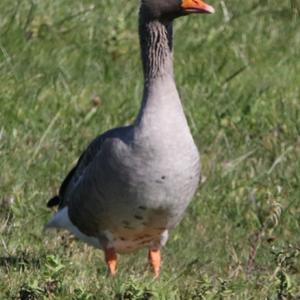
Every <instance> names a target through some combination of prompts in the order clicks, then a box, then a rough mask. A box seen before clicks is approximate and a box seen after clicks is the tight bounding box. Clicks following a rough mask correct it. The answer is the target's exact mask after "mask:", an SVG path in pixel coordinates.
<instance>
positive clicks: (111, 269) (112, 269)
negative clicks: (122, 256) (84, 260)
mask: <svg viewBox="0 0 300 300" xmlns="http://www.w3.org/2000/svg"><path fill="white" fill-rule="evenodd" d="M104 253H105V261H106V264H107V267H108V274H109V275H112V276H113V275H115V274H116V266H117V255H116V252H115V249H114V248H106V249H105V250H104Z"/></svg>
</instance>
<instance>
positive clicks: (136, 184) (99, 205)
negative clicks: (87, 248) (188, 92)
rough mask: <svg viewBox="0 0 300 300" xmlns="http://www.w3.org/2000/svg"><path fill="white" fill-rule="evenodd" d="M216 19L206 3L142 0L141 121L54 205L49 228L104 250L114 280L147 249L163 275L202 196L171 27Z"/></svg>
mask: <svg viewBox="0 0 300 300" xmlns="http://www.w3.org/2000/svg"><path fill="white" fill-rule="evenodd" d="M213 12H214V9H213V7H211V6H209V5H207V4H205V3H204V2H202V0H141V6H140V12H139V36H140V46H141V58H142V62H143V72H144V93H143V98H142V104H141V108H140V111H139V113H138V115H137V118H136V119H135V121H134V123H133V124H132V125H130V126H126V127H119V128H114V129H111V130H109V131H107V132H105V133H103V134H102V135H100V136H98V137H97V138H96V139H95V140H93V141H92V142H91V144H90V145H89V146H88V147H87V148H86V150H85V151H84V152H83V154H82V155H81V157H80V158H79V160H78V162H77V164H76V166H75V167H74V168H73V169H72V170H71V171H70V173H69V174H68V175H67V177H66V178H65V180H64V181H63V183H62V185H61V187H60V190H59V193H58V195H57V196H55V197H53V198H52V199H50V200H49V201H48V204H47V205H48V207H52V206H58V211H57V212H56V213H55V214H54V216H53V217H52V219H51V220H50V221H49V222H48V224H47V225H46V227H47V228H48V227H52V228H63V229H67V230H69V231H70V232H71V233H72V234H74V235H75V236H76V237H77V238H79V239H81V240H83V241H84V242H86V243H88V244H90V245H93V246H94V247H96V248H99V249H102V250H103V251H104V254H105V260H106V263H107V266H108V271H109V273H110V274H112V275H113V274H115V272H116V260H117V257H116V253H126V252H130V251H133V250H136V249H139V248H143V247H147V248H148V249H149V250H148V251H149V252H148V257H149V262H150V265H151V267H152V268H153V271H154V274H155V276H156V277H158V276H159V271H160V259H161V258H160V257H161V256H160V249H161V247H162V246H163V245H164V244H165V243H166V241H167V239H168V231H169V230H170V229H172V228H174V227H175V226H176V225H177V224H178V223H179V222H180V220H181V219H182V217H183V213H184V211H185V210H186V208H187V206H188V204H189V203H190V201H191V199H192V197H193V195H194V194H195V191H196V189H197V186H198V182H199V177H200V161H199V153H198V150H197V147H196V145H195V143H194V140H193V138H192V135H191V133H190V129H189V127H188V124H187V121H186V118H185V115H184V112H183V108H182V105H181V102H180V99H179V95H178V92H177V89H176V84H175V81H174V76H173V57H172V22H173V20H174V19H175V18H177V17H180V16H185V15H189V14H191V13H213Z"/></svg>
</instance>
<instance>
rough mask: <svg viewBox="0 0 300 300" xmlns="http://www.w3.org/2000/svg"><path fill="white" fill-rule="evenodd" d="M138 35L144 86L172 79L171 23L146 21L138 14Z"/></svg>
mask: <svg viewBox="0 0 300 300" xmlns="http://www.w3.org/2000/svg"><path fill="white" fill-rule="evenodd" d="M139 35H140V45H141V56H142V62H143V71H144V79H145V84H146V86H147V85H148V84H149V82H151V81H153V80H155V79H157V78H159V77H165V76H167V77H173V55H172V23H171V22H168V23H162V22H161V21H159V20H149V21H146V20H145V19H144V18H143V14H142V13H140V22H139Z"/></svg>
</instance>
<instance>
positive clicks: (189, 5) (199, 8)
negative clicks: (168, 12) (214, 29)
mask: <svg viewBox="0 0 300 300" xmlns="http://www.w3.org/2000/svg"><path fill="white" fill-rule="evenodd" d="M181 7H182V8H183V10H184V11H186V12H191V13H192V12H195V13H208V14H213V13H214V12H215V9H214V8H213V7H212V6H210V5H208V4H206V3H204V2H203V1H202V0H182V2H181Z"/></svg>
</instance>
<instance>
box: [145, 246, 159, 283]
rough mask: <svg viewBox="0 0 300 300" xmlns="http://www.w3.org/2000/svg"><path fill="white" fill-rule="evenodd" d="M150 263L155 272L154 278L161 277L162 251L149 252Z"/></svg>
mask: <svg viewBox="0 0 300 300" xmlns="http://www.w3.org/2000/svg"><path fill="white" fill-rule="evenodd" d="M148 258H149V263H150V265H151V267H152V269H153V271H154V277H155V278H158V277H159V270H160V262H161V259H160V249H155V250H151V249H150V250H149V253H148Z"/></svg>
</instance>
